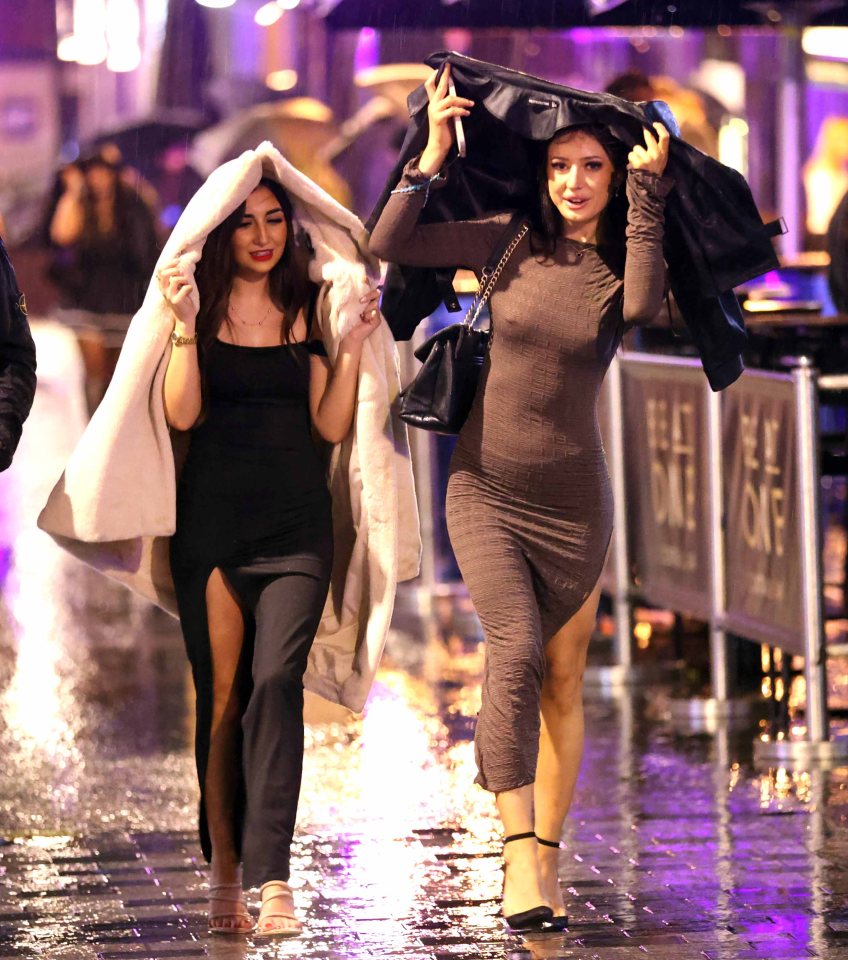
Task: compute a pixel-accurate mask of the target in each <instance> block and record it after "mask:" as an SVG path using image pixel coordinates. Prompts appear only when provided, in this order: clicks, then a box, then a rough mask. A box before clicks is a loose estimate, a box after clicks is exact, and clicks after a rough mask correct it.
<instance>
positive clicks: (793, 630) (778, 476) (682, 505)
mask: <svg viewBox="0 0 848 960" xmlns="http://www.w3.org/2000/svg"><path fill="white" fill-rule="evenodd" d="M820 388H822V389H828V390H837V389H848V377H832V376H828V377H821V378H820V377H819V376H818V374H817V371H816V370H815V369H813V367H812V366H811V365H810V363H809V361H808V360H806V359H805V358H802V359H800V360H799V364H798V367H797V369H795V370H794V371H793V372H792V373H791V374H784V373H772V372H766V371H756V370H752V371H747V372H746V373H745V374H743V376H742V377H741V378H740V379H739V381H737V383H736V384H734V385H733V386H731V387H730V388H728V389H727V390H726V391H723V392H722V393H719V394H716V393H713V392H712V391H711V390H710V388H709V386H708V384H707V382H706V379H705V378H704V375H703V372H702V371H701V368H700V364H699V363H698V362H697V361H694V360H688V359H683V358H678V357H666V356H658V355H654V354H640V353H632V352H622V353H620V354H619V356H618V357H617V358H616V360H614V361H613V364H612V367H611V368H610V371H609V374H608V376H607V380H606V383H605V387H604V393H603V396H602V398H601V403H600V408H599V416H600V419H601V425H602V426H601V428H602V432H603V434H604V442H605V446H606V449H607V459H608V463H609V469H610V475H611V478H612V485H613V490H614V494H615V503H616V507H615V509H616V513H615V534H614V540H613V544H612V547H611V550H610V555H609V557H608V562H607V567H606V569H605V571H604V575H603V578H602V586H603V589H604V591H605V592H606V593H607V595H608V596H609V597H610V598H611V600H612V602H613V607H614V612H615V664H614V665H613V666H612V667H611V668H606V670H605V669H604V668H600V671H599V672H600V674H601V676H600V678H598V677H595V678H594V680H595V682H598V681H599V680H600V682H602V683H607V682H608V683H613V684H614V683H626V682H632V681H633V680H634V679H635V677H636V671H635V670H634V668H633V654H632V634H633V629H632V628H633V624H632V604H633V601H634V600H635V599H637V598H638V599H641V600H642V601H644V602H647V603H649V604H651V605H654V606H657V607H661V608H664V609H668V610H672V611H674V612H676V613H681V614H686V615H689V616H692V617H694V618H696V619H700V620H703V621H705V622H707V623H708V624H709V629H710V661H711V683H712V698H711V699H710V701H708V702H707V703H706V704H705V706H706V708H707V709H708V710H709V712H710V713H711V714H713V715H714V716H716V717H722V716H729V715H732V714H733V713H734V712H735V711H736V708H737V705H738V701H737V702H735V701H734V700H733V698H732V697H731V695H730V689H729V687H730V681H729V671H728V645H727V633H728V632H729V631H732V632H733V633H734V634H735V635H737V636H740V637H743V638H746V639H750V640H752V641H755V642H759V643H766V644H770V645H772V646H775V647H778V648H780V649H782V650H784V651H785V652H788V653H790V654H797V655H801V656H803V657H804V664H805V680H806V698H807V699H806V728H807V733H806V738H805V739H804V740H803V741H801V740H797V739H790V738H785V739H772V740H763V739H759V740H757V741H756V743H755V756H756V757H757V759H759V760H761V761H763V762H771V761H774V762H785V761H787V760H809V761H814V760H828V759H832V758H836V757H842V756H848V741H846V740H840V739H836V740H833V739H831V738H830V735H829V724H828V712H827V677H826V651H825V634H824V613H823V574H822V533H821V524H820V500H821V495H820V494H821V485H820V477H821V471H820V452H819V432H818V421H819V410H818V392H819V389H820ZM596 672H598V668H596Z"/></svg>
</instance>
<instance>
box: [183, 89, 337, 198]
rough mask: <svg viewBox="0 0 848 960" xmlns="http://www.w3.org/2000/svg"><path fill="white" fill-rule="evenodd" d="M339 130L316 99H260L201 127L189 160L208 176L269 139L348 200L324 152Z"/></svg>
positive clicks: (310, 173)
mask: <svg viewBox="0 0 848 960" xmlns="http://www.w3.org/2000/svg"><path fill="white" fill-rule="evenodd" d="M338 132H339V131H338V126H337V124H336V123H335V120H334V117H333V111H332V110H331V109H330V108H329V107H328V106H327V105H326V104H325V103H322V102H321V101H320V100H313V99H312V98H311V97H292V98H290V99H288V100H277V101H274V102H273V103H260V104H258V105H257V106H255V107H250V108H249V109H247V110H242V111H240V112H239V113H236V114H234V115H233V116H232V117H228V118H227V119H226V120H224V121H223V122H222V123H218V124H216V125H215V126H214V127H210V128H209V129H208V130H204V131H203V133H202V134H200V135H199V136H198V137H196V138H195V140H194V143H193V145H192V149H191V156H190V162H191V165H192V166H193V167H194V168H195V170H197V171H198V172H199V173H201V174H202V175H203V176H208V175H209V174H210V173H211V172H212V171H213V170H214V169H215V168H216V167H218V166H220V165H221V164H222V163H224V162H225V161H227V160H232V159H233V158H234V157H237V156H238V155H239V154H241V153H243V152H244V151H245V150H253V149H255V148H256V147H257V146H258V145H259V144H260V143H262V141H263V140H270V141H271V143H273V144H274V146H275V147H277V148H278V149H279V150H280V151H281V153H282V154H283V155H284V156H285V157H286V159H287V160H288V161H289V162H290V163H292V164H293V165H294V166H295V167H297V168H298V170H300V171H301V172H303V173H305V174H306V175H307V176H308V177H311V179H313V180H314V181H315V182H316V183H317V184H319V185H320V186H322V187H323V188H324V189H325V190H326V191H327V192H328V193H330V194H331V195H332V196H334V197H335V198H336V199H337V200H338V201H339V202H340V203H343V204H346V205H347V204H349V203H350V189H349V187H348V186H347V184H346V183H345V181H344V180H343V179H342V178H341V177H340V176H339V175H338V174H337V173H336V171H335V170H333V168H332V167H331V166H330V164H329V163H328V162H327V161H326V160H325V159H324V158H323V150H324V149H325V148H326V147H327V146H328V144H330V143H331V142H332V141H333V140H335V139H336V138H337V136H338Z"/></svg>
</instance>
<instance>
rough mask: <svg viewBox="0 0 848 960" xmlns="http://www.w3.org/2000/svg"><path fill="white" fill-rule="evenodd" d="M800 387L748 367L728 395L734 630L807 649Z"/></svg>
mask: <svg viewBox="0 0 848 960" xmlns="http://www.w3.org/2000/svg"><path fill="white" fill-rule="evenodd" d="M794 391H795V387H794V384H793V381H792V378H791V377H789V376H787V375H785V374H778V373H765V372H760V371H748V372H746V373H745V374H743V376H742V377H741V378H740V379H739V380H738V381H737V382H736V383H735V384H733V386H731V387H729V388H728V389H727V390H725V391H724V393H723V395H722V412H721V433H722V474H723V488H724V490H723V501H724V517H725V551H724V552H725V569H726V593H727V596H726V616H725V624H726V626H727V628H728V629H729V630H732V631H734V632H735V633H738V634H740V635H741V636H744V637H749V638H751V639H753V640H758V641H760V642H762V643H771V644H774V645H775V646H778V647H782V648H783V649H785V650H788V651H789V652H791V653H798V654H803V652H804V647H803V590H802V568H801V529H800V523H801V520H800V510H799V504H798V473H797V441H796V435H795V430H796V420H795V417H796V414H795V395H794Z"/></svg>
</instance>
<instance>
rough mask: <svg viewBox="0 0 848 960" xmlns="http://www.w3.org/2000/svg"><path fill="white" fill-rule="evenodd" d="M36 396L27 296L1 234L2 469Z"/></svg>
mask: <svg viewBox="0 0 848 960" xmlns="http://www.w3.org/2000/svg"><path fill="white" fill-rule="evenodd" d="M34 396H35V344H34V343H33V341H32V335H31V334H30V330H29V323H28V322H27V312H26V300H25V299H24V295H23V294H22V293H21V291H20V290H19V289H18V283H17V280H16V279H15V271H14V270H13V268H12V263H11V261H10V260H9V255H8V254H7V253H6V247H5V245H4V243H3V239H2V236H0V470H5V469H6V468H7V467H8V466H9V465H10V464H11V462H12V457H13V456H14V453H15V449H16V448H17V446H18V441H19V440H20V438H21V431H22V429H23V424H24V421H25V420H26V418H27V417H28V416H29V411H30V408H31V407H32V401H33V397H34Z"/></svg>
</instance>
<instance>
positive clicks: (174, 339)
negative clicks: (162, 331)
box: [171, 330, 197, 347]
mask: <svg viewBox="0 0 848 960" xmlns="http://www.w3.org/2000/svg"><path fill="white" fill-rule="evenodd" d="M171 343H173V345H174V346H175V347H190V346H192V345H193V344H195V343H197V334H196V333H193V334H192V335H191V336H190V337H181V336H180V335H179V334H178V333H177V331H176V330H172V331H171Z"/></svg>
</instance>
